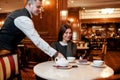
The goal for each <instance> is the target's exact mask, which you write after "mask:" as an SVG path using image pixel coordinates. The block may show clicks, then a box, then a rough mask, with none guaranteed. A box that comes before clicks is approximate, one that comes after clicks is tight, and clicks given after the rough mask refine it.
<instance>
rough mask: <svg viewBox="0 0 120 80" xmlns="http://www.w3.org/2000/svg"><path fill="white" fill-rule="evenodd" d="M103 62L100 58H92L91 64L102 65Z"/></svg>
mask: <svg viewBox="0 0 120 80" xmlns="http://www.w3.org/2000/svg"><path fill="white" fill-rule="evenodd" d="M103 64H104V61H102V60H94V61H93V65H95V66H102V65H103Z"/></svg>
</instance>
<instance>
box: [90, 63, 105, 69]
mask: <svg viewBox="0 0 120 80" xmlns="http://www.w3.org/2000/svg"><path fill="white" fill-rule="evenodd" d="M91 66H93V67H98V68H104V67H105V66H106V65H105V64H103V65H101V66H98V65H95V64H93V63H91Z"/></svg>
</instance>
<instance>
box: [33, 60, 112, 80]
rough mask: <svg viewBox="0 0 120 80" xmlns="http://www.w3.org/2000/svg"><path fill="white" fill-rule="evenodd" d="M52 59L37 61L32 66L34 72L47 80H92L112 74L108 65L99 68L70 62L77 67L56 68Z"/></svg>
mask: <svg viewBox="0 0 120 80" xmlns="http://www.w3.org/2000/svg"><path fill="white" fill-rule="evenodd" d="M54 64H55V62H54V61H47V62H43V63H39V64H37V65H35V66H34V68H33V70H34V73H35V74H36V75H37V76H38V77H41V78H44V79H48V80H93V79H95V78H100V77H102V78H105V77H109V76H111V75H113V74H114V71H113V69H112V68H110V67H109V66H107V65H105V67H102V68H99V67H94V66H92V65H91V64H77V63H70V65H78V67H77V68H70V69H58V68H56V67H54V66H53V65H54Z"/></svg>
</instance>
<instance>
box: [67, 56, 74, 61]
mask: <svg viewBox="0 0 120 80" xmlns="http://www.w3.org/2000/svg"><path fill="white" fill-rule="evenodd" d="M74 60H75V57H67V61H68V62H73V61H74Z"/></svg>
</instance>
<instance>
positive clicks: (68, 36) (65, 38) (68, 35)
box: [63, 28, 72, 42]
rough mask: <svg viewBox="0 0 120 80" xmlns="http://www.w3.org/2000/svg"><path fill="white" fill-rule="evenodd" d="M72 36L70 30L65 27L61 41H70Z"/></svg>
mask: <svg viewBox="0 0 120 80" xmlns="http://www.w3.org/2000/svg"><path fill="white" fill-rule="evenodd" d="M71 37H72V30H71V29H70V28H68V29H66V31H65V33H64V34H63V41H65V42H67V41H70V40H71Z"/></svg>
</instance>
